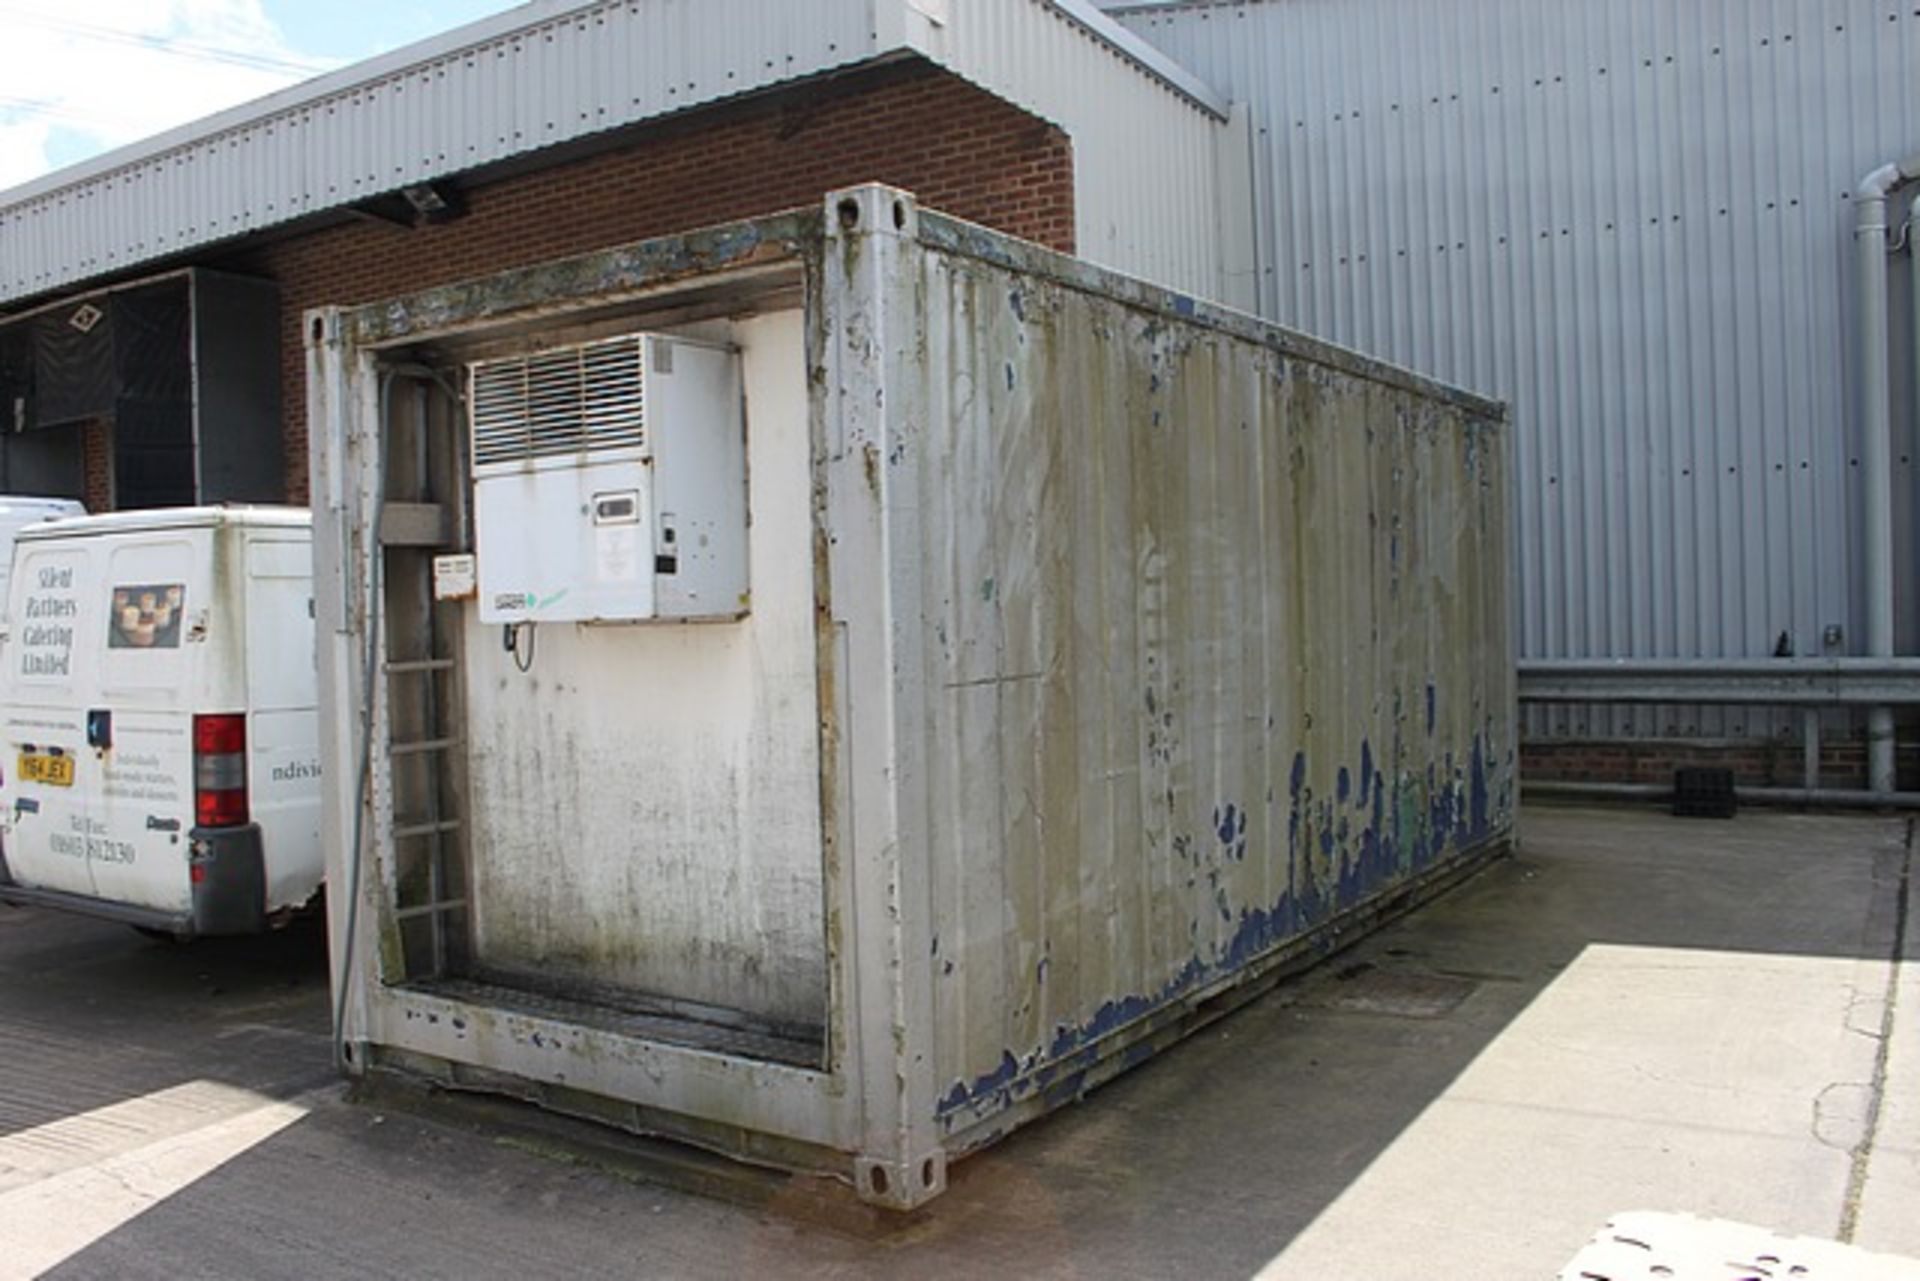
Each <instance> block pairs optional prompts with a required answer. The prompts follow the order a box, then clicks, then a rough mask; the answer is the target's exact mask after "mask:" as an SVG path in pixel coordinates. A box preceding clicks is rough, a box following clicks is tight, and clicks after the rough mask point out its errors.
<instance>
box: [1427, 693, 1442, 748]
mask: <svg viewBox="0 0 1920 1281" xmlns="http://www.w3.org/2000/svg"><path fill="white" fill-rule="evenodd" d="M1439 697H1440V696H1439V693H1438V691H1436V690H1435V689H1434V687H1433V682H1432V681H1428V682H1427V733H1428V734H1429V735H1431V734H1432V733H1433V726H1434V722H1435V720H1436V719H1437V715H1436V713H1437V711H1438V700H1439Z"/></svg>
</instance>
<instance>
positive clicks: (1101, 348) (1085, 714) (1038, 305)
mask: <svg viewBox="0 0 1920 1281" xmlns="http://www.w3.org/2000/svg"><path fill="white" fill-rule="evenodd" d="M923 224H926V225H936V224H935V220H933V219H931V218H927V217H925V216H923ZM914 261H916V262H917V263H918V264H919V271H920V276H919V279H918V280H917V281H916V282H915V285H914V287H913V290H912V292H913V293H914V294H915V295H916V296H918V297H919V298H921V299H922V300H923V311H922V312H921V320H920V325H921V330H920V332H918V333H915V334H912V335H907V336H905V338H903V339H902V341H901V342H900V343H898V344H897V345H898V346H902V347H904V348H905V349H906V350H909V351H912V352H914V353H916V355H915V356H914V357H910V358H909V359H910V362H911V368H912V376H911V377H909V378H907V379H906V380H905V381H906V382H907V383H908V384H910V385H912V386H915V387H918V388H921V389H923V391H922V392H921V393H920V394H923V395H924V396H925V397H926V400H925V403H924V404H923V405H921V406H918V407H917V408H915V409H905V410H902V411H901V412H902V413H903V414H904V415H907V416H911V417H913V418H915V419H917V421H918V423H919V428H918V431H919V436H918V438H917V439H911V438H909V439H907V440H904V441H902V442H900V443H899V444H897V445H896V446H895V449H896V450H898V451H900V452H902V453H905V454H907V455H908V456H909V458H910V466H911V469H912V475H913V476H914V478H915V479H914V482H913V484H914V488H913V489H912V491H911V492H910V493H907V494H905V495H903V496H901V497H900V498H898V499H896V500H895V501H896V502H897V503H899V504H900V505H901V506H902V507H905V508H909V509H911V510H912V511H913V513H914V519H913V522H912V524H911V526H910V528H911V529H913V530H914V531H915V534H914V536H913V537H914V541H913V542H912V543H911V545H906V546H895V547H893V548H892V549H891V552H890V556H891V559H892V561H893V564H894V570H893V573H894V575H895V578H896V583H895V588H894V592H893V595H894V598H895V599H896V600H914V599H917V600H918V601H919V602H920V611H921V614H922V619H921V621H920V624H919V628H918V635H919V642H918V645H919V647H918V649H917V652H915V651H911V650H910V651H909V652H907V653H901V654H896V658H895V662H896V664H897V665H905V664H916V665H917V667H916V668H915V670H914V671H913V673H912V675H911V677H910V678H905V679H908V681H909V684H911V685H914V686H917V687H919V688H921V689H924V690H925V691H927V700H928V701H927V705H926V706H925V707H924V708H922V709H921V715H922V716H923V717H924V719H923V720H922V721H921V722H920V726H921V732H922V733H923V735H924V738H923V741H922V744H921V747H922V753H921V754H920V758H921V759H924V761H925V762H926V769H927V777H926V778H925V779H924V782H923V793H922V794H923V796H924V801H923V803H922V805H920V806H914V807H910V809H911V810H914V811H918V812H924V815H925V830H923V831H920V832H910V831H903V832H902V833H901V839H902V840H903V841H904V842H908V843H916V842H924V843H925V845H926V848H927V850H928V858H929V862H930V873H929V875H930V881H931V899H932V920H933V922H934V927H933V928H934V938H933V939H932V940H931V941H930V947H931V950H932V954H933V958H934V965H933V1003H934V1015H935V1017H934V1026H935V1028H936V1033H935V1038H934V1057H935V1061H936V1069H935V1070H936V1076H937V1080H938V1082H939V1087H940V1090H941V1097H940V1101H939V1104H938V1111H939V1115H940V1119H941V1121H942V1124H943V1126H944V1127H945V1128H946V1130H947V1132H948V1133H950V1134H953V1135H955V1136H961V1135H962V1134H963V1132H964V1131H965V1130H966V1128H967V1126H968V1125H970V1124H973V1123H976V1122H979V1121H983V1120H985V1119H988V1118H991V1117H992V1116H993V1114H994V1113H995V1112H996V1111H997V1110H999V1109H1001V1108H1003V1107H1005V1106H1007V1105H1009V1103H1011V1102H1016V1101H1018V1100H1019V1099H1020V1098H1022V1097H1024V1096H1025V1095H1026V1094H1027V1093H1028V1092H1032V1091H1040V1090H1044V1089H1045V1088H1047V1086H1048V1084H1049V1082H1050V1081H1051V1080H1053V1079H1054V1078H1055V1077H1056V1075H1057V1076H1060V1077H1065V1076H1067V1075H1070V1073H1071V1071H1072V1070H1074V1069H1075V1067H1076V1065H1078V1066H1080V1067H1084V1066H1086V1065H1087V1064H1088V1063H1090V1062H1091V1061H1092V1059H1093V1058H1094V1057H1095V1056H1096V1052H1097V1047H1098V1045H1099V1043H1100V1042H1101V1041H1102V1039H1103V1038H1105V1037H1107V1036H1108V1034H1110V1033H1113V1032H1116V1031H1119V1030H1121V1029H1123V1028H1125V1027H1127V1026H1128V1025H1130V1024H1137V1023H1138V1021H1139V1020H1141V1019H1143V1018H1146V1017H1149V1016H1151V1015H1153V1014H1154V1013H1155V1012H1156V1011H1158V1010H1160V1009H1162V1008H1164V1007H1167V1006H1170V1005H1173V1004H1176V1003H1178V1002H1180V1001H1182V1000H1184V999H1189V998H1192V997H1195V996H1197V995H1199V994H1201V993H1204V992H1205V991H1206V990H1208V989H1209V988H1210V987H1211V986H1214V985H1218V984H1220V983H1223V982H1225V981H1228V980H1230V979H1232V978H1234V977H1235V976H1239V975H1241V974H1242V973H1243V972H1244V971H1246V970H1247V969H1248V968H1249V967H1250V966H1252V965H1253V964H1255V963H1256V962H1257V961H1258V960H1260V959H1261V958H1263V957H1265V956H1268V955H1271V954H1272V953H1273V951H1274V950H1275V949H1281V948H1284V947H1285V946H1286V945H1287V944H1288V943H1289V942H1294V941H1298V940H1300V939H1303V938H1304V937H1306V936H1307V935H1309V934H1312V933H1316V932H1321V931H1323V929H1324V927H1326V926H1327V925H1328V924H1329V922H1331V921H1333V920H1335V919H1336V918H1337V917H1339V916H1340V915H1341V914H1343V913H1347V912H1359V911H1364V910H1366V909H1367V908H1369V907H1370V906H1373V905H1377V904H1378V903H1379V902H1381V901H1382V900H1384V899H1387V898H1389V897H1390V896H1391V895H1392V894H1393V893H1394V892H1395V891H1396V890H1398V889H1399V888H1402V887H1404V886H1406V885H1408V884H1410V883H1411V882H1413V881H1414V880H1415V879H1416V878H1418V877H1419V876H1420V875H1421V874H1422V873H1425V872H1428V871H1430V870H1432V869H1435V868H1438V867H1440V866H1441V865H1443V864H1445V863H1447V862H1448V861H1450V860H1452V859H1454V858H1456V857H1458V856H1459V855H1461V854H1462V853H1464V852H1467V851H1471V850H1476V849H1481V848H1484V847H1486V846H1488V845H1489V844H1492V843H1494V842H1497V841H1498V840H1499V839H1501V838H1503V837H1504V836H1506V835H1507V834H1508V833H1509V831H1510V828H1511V824H1512V818H1513V814H1512V800H1513V779H1514V744H1515V739H1514V710H1513V685H1512V666H1511V660H1510V653H1509V648H1508V645H1507V636H1508V628H1509V620H1508V614H1507V588H1508V584H1507V570H1506V564H1507V562H1506V553H1505V548H1506V538H1507V530H1506V523H1505V513H1506V494H1507V476H1506V471H1505V444H1504V440H1505V431H1504V429H1503V428H1502V427H1501V426H1499V425H1498V423H1497V417H1496V416H1489V415H1497V411H1494V410H1491V409H1490V408H1489V407H1484V406H1483V407H1480V408H1478V409H1475V408H1473V407H1471V405H1472V402H1466V401H1464V400H1456V399H1449V398H1446V397H1443V396H1439V395H1436V394H1433V393H1432V392H1431V391H1426V390H1422V389H1421V388H1420V386H1419V385H1418V384H1417V382H1416V381H1415V380H1410V379H1409V380H1403V381H1382V380H1379V379H1377V378H1375V377H1372V376H1369V374H1368V373H1367V372H1366V362H1362V361H1358V360H1353V359H1350V358H1347V359H1343V361H1342V363H1340V364H1337V365H1335V364H1324V363H1316V362H1314V361H1311V360H1307V359H1302V358H1299V357H1297V356H1293V355H1288V354H1286V353H1285V352H1284V351H1283V350H1281V349H1278V348H1276V347H1274V346H1269V345H1267V344H1265V343H1262V342H1259V341H1253V340H1250V339H1249V337H1247V336H1246V335H1244V334H1236V333H1234V332H1231V331H1229V330H1226V329H1223V328H1221V327H1219V325H1218V324H1217V323H1213V324H1209V323H1203V322H1200V321H1188V320H1183V319H1179V318H1177V317H1175V316H1170V315H1168V314H1166V313H1165V312H1161V311H1155V310H1149V309H1144V308H1140V307H1136V306H1130V305H1128V304H1127V303H1126V302H1125V301H1123V300H1122V299H1120V298H1118V297H1114V296H1108V295H1103V294H1101V293H1097V292H1093V291H1089V290H1082V289H1077V288H1073V287H1071V286H1070V285H1069V284H1066V283H1062V282H1061V281H1060V280H1058V279H1048V278H1046V277H1044V276H1039V275H1034V274H1023V273H1021V272H1019V271H1015V270H1010V269H1008V268H1007V267H1004V266H1000V265H995V264H993V263H989V262H985V261H981V260H979V259H975V258H970V257H967V256H965V255H964V254H957V253H946V252H938V251H929V252H927V253H925V254H924V255H921V256H919V257H918V258H917V259H915V260H914ZM1335 356H1336V358H1339V354H1338V353H1336V354H1335ZM903 574H905V575H908V576H910V577H911V580H912V581H911V583H910V584H909V583H903V582H901V581H900V576H901V575H903ZM962 1142H963V1145H964V1140H962Z"/></svg>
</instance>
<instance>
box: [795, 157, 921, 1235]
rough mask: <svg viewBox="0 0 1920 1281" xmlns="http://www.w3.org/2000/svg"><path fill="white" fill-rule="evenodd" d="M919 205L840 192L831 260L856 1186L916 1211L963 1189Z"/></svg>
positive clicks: (832, 518) (831, 484)
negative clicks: (946, 1124) (949, 1109)
mask: <svg viewBox="0 0 1920 1281" xmlns="http://www.w3.org/2000/svg"><path fill="white" fill-rule="evenodd" d="M917 216H918V211H917V209H916V208H915V206H914V203H913V200H912V198H911V197H909V196H908V195H907V194H906V193H904V192H900V191H895V190H893V189H890V188H886V187H879V186H865V187H859V188H854V189H851V190H846V191H838V192H831V193H829V194H828V196H827V198H826V219H827V222H826V252H825V254H824V255H823V267H822V270H823V273H824V276H825V281H826V289H825V297H826V300H827V305H828V307H829V312H828V315H827V316H826V332H827V334H828V335H830V343H829V348H828V353H827V355H828V363H827V369H826V374H827V380H828V386H829V388H830V389H831V391H830V396H831V413H830V416H829V419H828V422H827V425H826V426H827V435H828V450H827V469H826V470H827V475H826V481H827V513H826V515H827V526H828V529H829V530H830V531H831V539H830V549H829V554H828V564H829V570H830V573H831V575H832V581H833V585H834V611H835V619H836V621H837V622H839V623H842V624H843V625H844V627H845V630H846V650H845V652H846V662H847V667H846V670H845V671H844V672H843V677H844V678H845V679H846V680H848V681H849V682H850V684H849V687H848V688H849V691H850V695H851V696H850V698H849V699H848V702H847V706H848V717H849V719H848V722H847V724H846V725H845V726H844V727H843V732H844V736H845V740H846V742H847V744H848V749H849V754H848V758H847V762H848V773H847V776H846V786H845V788H844V792H843V796H844V799H845V802H846V805H847V815H848V818H849V820H850V832H851V841H850V844H849V845H848V847H847V849H846V851H845V856H844V859H843V862H842V874H843V875H845V876H849V877H851V887H850V888H851V890H852V910H853V919H852V921H851V929H850V930H849V931H848V938H847V941H848V944H849V945H850V949H851V959H852V962H853V964H852V966H851V974H852V978H853V982H854V984H855V988H854V990H853V991H852V992H851V993H850V994H849V996H850V999H849V1000H848V1002H847V1004H846V1009H845V1016H846V1021H847V1023H848V1025H849V1028H850V1048H851V1051H852V1056H853V1057H852V1059H851V1061H850V1063H849V1068H850V1070H851V1071H852V1072H853V1074H854V1079H855V1082H856V1089H857V1092H858V1095H859V1099H860V1106H861V1114H862V1118H863V1124H862V1132H861V1136H860V1142H859V1149H858V1157H857V1160H856V1165H855V1187H856V1189H857V1190H858V1191H859V1193H860V1195H861V1196H863V1197H865V1198H866V1199H868V1200H870V1201H875V1202H878V1203H881V1204H885V1205H891V1206H896V1207H901V1208H907V1207H912V1206H915V1205H919V1204H921V1203H922V1202H924V1201H926V1200H928V1199H930V1198H931V1197H934V1196H936V1195H938V1194H939V1193H940V1192H941V1191H942V1190H944V1188H945V1187H946V1152H945V1149H944V1146H943V1145H942V1143H941V1141H940V1136H939V1133H938V1130H937V1127H936V1124H935V1120H934V1100H935V1097H936V1091H935V1083H934V1075H933V1071H934V1068H933V1045H932V1038H933V1026H932V1025H933V963H932V958H931V955H930V953H929V950H928V945H927V940H929V939H930V938H931V937H932V932H933V924H932V900H931V884H932V871H931V868H930V867H929V866H928V857H929V855H928V842H927V840H926V837H925V832H926V829H927V824H928V801H927V798H926V766H925V761H924V754H925V750H926V749H925V731H924V727H923V724H922V721H923V717H924V691H923V690H922V688H921V681H922V679H923V677H922V674H921V670H920V665H919V662H918V655H919V653H920V652H921V649H922V646H923V641H922V637H921V630H922V626H923V623H922V616H923V610H922V609H921V607H920V603H919V594H920V576H919V563H918V558H917V549H918V546H919V525H918V521H919V513H918V504H917V501H916V499H915V496H914V489H913V486H914V479H913V470H912V467H913V460H914V458H915V443H916V441H915V438H916V435H917V430H918V427H917V421H916V418H917V413H918V410H919V405H918V396H919V394H920V393H919V392H918V390H917V383H916V381H915V380H914V378H913V377H912V375H911V370H910V368H909V364H908V360H909V355H910V353H911V352H912V351H913V350H914V348H915V345H916V340H917V336H918V335H917V330H918V326H919V325H920V324H921V323H922V320H921V312H922V309H921V306H920V303H919V299H918V297H917V294H916V289H915V282H916V276H917V268H918V263H919V257H920V249H919V246H918V245H917V244H916V243H915V241H914V227H915V222H916V219H917ZM903 462H904V463H905V464H906V465H902V464H903Z"/></svg>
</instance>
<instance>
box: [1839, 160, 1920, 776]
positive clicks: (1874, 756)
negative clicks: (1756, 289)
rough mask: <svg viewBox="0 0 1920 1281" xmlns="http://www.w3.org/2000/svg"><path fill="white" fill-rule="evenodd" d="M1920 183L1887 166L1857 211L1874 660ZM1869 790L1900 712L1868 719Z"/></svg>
mask: <svg viewBox="0 0 1920 1281" xmlns="http://www.w3.org/2000/svg"><path fill="white" fill-rule="evenodd" d="M1915 177H1920V156H1915V157H1912V158H1910V159H1908V160H1904V161H1902V162H1900V163H1899V164H1897V165H1892V164H1889V165H1882V166H1880V167H1879V168H1878V169H1876V170H1874V171H1873V172H1872V173H1870V174H1868V175H1867V176H1866V177H1865V178H1863V179H1862V180H1861V182H1860V188H1859V191H1858V192H1857V193H1856V201H1855V205H1854V219H1855V222H1854V233H1853V243H1854V260H1855V263H1856V266H1857V273H1858V281H1857V287H1856V289H1855V290H1854V306H1855V317H1856V321H1857V323H1856V326H1855V332H1856V333H1858V334H1859V336H1860V484H1861V488H1862V503H1861V516H1862V529H1861V538H1862V548H1861V560H1862V576H1863V577H1864V578H1865V580H1866V581H1865V584H1864V586H1865V591H1866V616H1867V617H1866V621H1867V637H1866V649H1867V654H1868V655H1869V656H1870V657H1874V658H1890V657H1892V656H1893V600H1894V595H1893V404H1892V393H1891V390H1890V388H1889V386H1888V369H1887V197H1888V195H1889V194H1890V193H1891V192H1892V191H1893V189H1894V188H1895V187H1898V186H1900V185H1901V184H1902V183H1904V182H1907V181H1909V180H1911V179H1913V178H1915ZM1867 786H1868V788H1869V789H1870V790H1872V791H1875V792H1891V791H1893V787H1894V744H1893V711H1892V709H1891V708H1886V707H1876V708H1873V709H1872V710H1871V711H1869V712H1868V713H1867Z"/></svg>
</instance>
